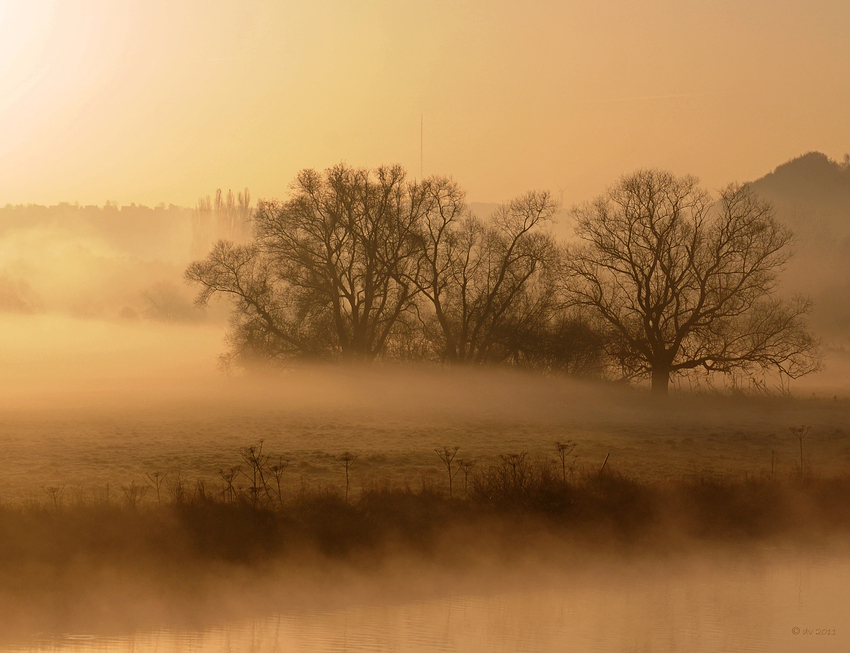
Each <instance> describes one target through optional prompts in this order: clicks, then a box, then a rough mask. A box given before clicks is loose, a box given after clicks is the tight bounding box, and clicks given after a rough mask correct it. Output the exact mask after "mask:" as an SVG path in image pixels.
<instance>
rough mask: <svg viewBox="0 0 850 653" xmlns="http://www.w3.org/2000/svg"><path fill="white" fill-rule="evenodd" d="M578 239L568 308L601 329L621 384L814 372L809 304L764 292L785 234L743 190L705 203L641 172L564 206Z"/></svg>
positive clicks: (690, 186)
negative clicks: (586, 313) (701, 373)
mask: <svg viewBox="0 0 850 653" xmlns="http://www.w3.org/2000/svg"><path fill="white" fill-rule="evenodd" d="M573 215H574V218H575V221H576V233H577V235H578V236H579V238H580V239H581V240H582V241H583V244H580V245H577V246H574V247H571V248H569V250H568V252H567V255H566V258H565V262H564V264H565V270H566V275H567V280H566V289H567V292H568V294H569V296H570V298H571V301H572V302H573V303H574V304H575V305H577V306H580V307H583V308H586V309H589V310H591V311H593V312H594V313H595V314H596V315H597V316H598V317H599V318H600V319H601V321H602V323H603V324H604V325H605V328H606V331H607V343H608V351H609V354H610V355H611V357H612V358H613V360H614V361H616V363H617V364H618V366H619V367H620V369H621V370H622V372H623V374H624V375H625V376H626V377H630V378H635V377H647V376H648V377H650V378H651V380H652V392H653V393H654V394H666V393H667V389H668V384H669V380H670V376H671V374H674V373H677V372H683V371H687V370H693V369H697V368H701V369H704V370H706V371H708V372H721V373H729V372H732V371H734V370H736V369H737V370H744V371H752V370H754V369H756V368H760V369H767V368H773V369H776V370H778V371H779V372H780V373H782V374H785V375H787V376H789V377H792V378H796V377H798V376H801V375H803V374H806V373H808V372H811V371H812V370H814V369H815V368H816V367H817V359H816V356H815V350H816V344H817V343H816V340H815V338H814V337H813V336H812V335H811V333H810V332H809V331H808V329H807V326H806V322H805V316H806V314H807V313H808V311H809V308H810V306H809V303H808V302H807V301H806V300H804V299H801V298H797V299H780V298H777V297H775V295H774V291H775V290H776V284H777V275H778V273H779V271H780V270H781V269H782V266H783V264H784V263H785V261H786V260H787V258H788V256H789V250H788V244H789V242H790V240H791V233H790V231H788V230H787V229H786V228H784V227H782V226H781V225H780V224H779V223H778V222H777V221H776V219H775V218H774V215H773V212H772V209H771V207H770V205H769V204H768V203H766V202H763V201H761V200H759V199H758V198H757V197H756V196H755V194H754V193H753V192H752V191H751V190H750V188H749V187H747V186H744V185H731V186H728V187H727V188H725V189H724V190H723V191H721V193H720V195H719V198H717V199H716V200H715V199H714V198H712V197H711V195H710V194H709V193H707V192H706V191H705V190H703V189H701V188H700V187H699V185H698V182H697V180H696V179H695V178H693V177H676V176H674V175H672V174H670V173H668V172H662V171H659V170H640V171H638V172H636V173H634V174H632V175H628V176H625V177H623V178H622V179H620V181H619V182H618V183H617V184H615V185H614V186H612V187H611V188H610V189H609V190H608V191H607V192H606V193H605V194H604V195H602V196H600V197H598V198H597V199H596V200H594V201H593V202H591V203H589V204H586V205H584V206H581V207H578V208H576V209H574V210H573Z"/></svg>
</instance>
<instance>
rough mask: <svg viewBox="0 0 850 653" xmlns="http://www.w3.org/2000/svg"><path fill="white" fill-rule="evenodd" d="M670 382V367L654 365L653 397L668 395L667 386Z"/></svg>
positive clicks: (651, 392) (651, 391)
mask: <svg viewBox="0 0 850 653" xmlns="http://www.w3.org/2000/svg"><path fill="white" fill-rule="evenodd" d="M669 384H670V368H669V367H668V366H667V365H653V366H652V389H651V390H650V394H651V395H652V396H653V397H666V396H667V387H668V385H669Z"/></svg>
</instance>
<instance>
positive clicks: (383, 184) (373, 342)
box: [186, 164, 422, 360]
mask: <svg viewBox="0 0 850 653" xmlns="http://www.w3.org/2000/svg"><path fill="white" fill-rule="evenodd" d="M421 205H422V189H421V185H420V184H417V183H416V182H407V180H406V174H405V172H404V170H403V169H402V168H401V167H399V166H393V167H382V168H378V169H377V170H374V171H369V170H366V169H355V168H351V167H348V166H345V165H342V164H341V165H338V166H336V167H334V168H331V169H329V170H327V171H325V173H324V174H320V173H318V172H316V171H314V170H304V171H302V172H301V173H300V174H299V175H298V177H297V179H296V180H295V182H294V183H293V186H292V195H291V197H290V199H289V200H287V201H286V202H276V201H273V202H260V204H259V206H258V208H257V210H256V212H255V214H254V218H253V220H254V227H255V240H254V243H253V244H252V245H250V246H241V247H240V246H236V245H234V244H232V243H227V242H219V243H218V244H217V245H216V246H215V247H214V248H213V251H212V252H211V253H210V255H209V256H208V257H207V259H205V260H204V261H198V262H195V263H193V264H192V265H190V266H189V268H188V270H187V272H186V276H187V278H188V279H189V280H191V281H194V282H196V283H198V284H200V285H201V286H202V289H201V292H200V294H199V296H198V300H197V301H198V302H199V303H201V304H203V303H206V302H207V301H208V300H209V298H210V297H211V296H212V295H214V294H216V293H224V294H227V295H229V296H231V297H232V298H234V299H235V300H236V306H235V308H236V317H235V324H234V327H235V328H234V330H233V331H232V332H231V336H232V338H231V341H232V344H233V345H234V346H235V348H236V349H237V350H238V349H239V348H240V347H241V348H243V350H247V349H250V348H251V347H254V348H255V349H256V350H257V351H264V352H266V357H267V358H278V357H281V356H282V357H287V356H291V355H293V354H295V355H305V354H307V355H317V354H318V355H324V356H332V357H342V358H347V359H356V360H373V359H374V358H376V357H378V356H380V355H382V354H383V353H384V352H385V351H386V348H387V345H388V342H389V340H390V339H391V338H393V337H394V336H395V335H396V334H397V332H398V331H399V327H400V325H401V324H402V323H403V322H404V321H405V319H407V318H408V314H409V313H410V312H411V310H412V304H413V299H414V297H415V295H416V294H417V292H418V288H417V287H416V285H415V284H414V283H413V282H412V278H413V276H414V269H415V266H416V262H417V259H418V252H419V250H418V241H417V239H416V238H415V237H414V229H415V227H416V225H417V223H418V220H419V215H420V211H421Z"/></svg>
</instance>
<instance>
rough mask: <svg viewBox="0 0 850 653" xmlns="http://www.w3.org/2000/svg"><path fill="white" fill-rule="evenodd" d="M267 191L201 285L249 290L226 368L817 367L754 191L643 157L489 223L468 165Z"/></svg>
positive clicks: (657, 388) (355, 175)
mask: <svg viewBox="0 0 850 653" xmlns="http://www.w3.org/2000/svg"><path fill="white" fill-rule="evenodd" d="M291 188H292V190H291V195H290V197H289V199H288V200H286V201H261V202H260V203H259V204H258V206H257V209H256V211H254V212H253V218H252V219H253V227H254V235H253V240H252V241H250V242H248V243H246V244H239V243H236V242H233V241H230V240H220V241H218V242H217V243H216V244H215V245H214V246H213V249H212V251H211V252H210V254H209V255H208V256H207V257H206V258H205V259H204V260H200V261H196V262H194V263H192V264H191V265H190V266H189V267H188V269H187V270H186V278H187V279H188V280H189V281H191V282H194V283H195V284H197V285H198V286H200V292H199V294H198V297H197V302H198V303H199V304H201V305H204V304H206V303H207V302H208V301H209V299H210V298H211V297H213V296H214V295H217V294H223V295H226V296H228V297H230V298H231V299H232V300H233V302H234V310H233V314H232V330H231V332H230V345H231V348H230V351H229V352H228V353H227V354H225V356H224V362H225V364H226V365H237V366H241V367H251V366H254V365H256V364H271V365H282V364H286V363H288V362H290V361H292V360H298V359H302V360H303V359H310V360H322V359H324V360H353V361H367V362H371V361H374V360H377V359H394V360H427V361H439V362H446V363H461V364H479V365H480V364H494V363H495V364H507V365H514V366H521V367H528V368H534V369H540V370H545V371H559V372H564V373H568V374H573V375H583V376H588V375H596V376H599V375H604V374H605V373H606V372H608V371H611V372H612V376H617V377H618V378H624V379H637V378H650V379H651V380H652V391H653V393H656V394H659V395H663V394H666V393H667V389H668V385H669V381H670V378H671V376H673V375H676V374H680V375H681V374H689V373H692V372H694V371H695V370H699V371H701V372H703V373H706V374H712V373H721V374H731V373H733V372H743V373H745V374H753V373H758V372H761V371H764V370H767V369H772V370H774V371H778V372H779V374H780V375H784V376H786V377H790V378H796V377H797V376H801V375H803V374H807V373H809V372H811V371H814V370H816V369H817V366H818V364H817V360H818V359H817V351H816V349H817V341H816V339H815V338H814V337H813V336H812V335H811V334H810V333H809V331H808V328H807V323H806V320H805V317H806V315H807V313H808V312H809V310H810V308H811V304H810V302H808V301H807V300H805V299H804V298H797V299H794V300H785V299H781V298H776V297H774V296H773V294H774V291H775V290H776V286H777V275H778V273H779V271H780V270H781V269H782V267H783V266H784V264H785V262H786V261H787V259H788V256H789V249H788V247H787V246H788V245H789V243H790V242H791V233H790V232H789V231H788V230H787V229H786V228H784V227H783V226H782V225H780V224H779V223H778V222H777V221H776V220H775V218H774V214H773V210H772V207H771V206H770V205H769V204H768V203H766V202H764V201H762V200H760V199H759V198H758V197H757V196H756V195H755V194H754V193H753V192H752V190H751V189H750V188H749V187H747V186H744V185H739V184H732V185H730V186H728V187H727V188H725V189H723V190H722V191H721V192H720V193H719V195H718V196H714V195H712V194H710V193H708V192H707V191H705V190H703V189H702V188H700V187H699V185H698V182H697V180H696V179H695V178H694V177H676V176H674V175H672V174H670V173H668V172H664V171H660V170H639V171H637V172H636V173H634V174H632V175H626V176H624V177H622V178H621V179H620V180H619V181H618V182H617V183H616V184H614V185H613V186H612V187H610V188H609V189H608V191H606V193H605V194H603V195H601V196H600V197H598V198H596V199H595V200H594V201H592V202H590V203H587V204H586V205H583V206H579V207H575V208H574V209H573V210H572V217H573V220H574V221H575V226H576V234H577V236H578V242H576V243H573V244H569V245H568V244H565V243H560V242H558V241H557V240H556V239H555V238H554V237H553V235H552V232H551V230H550V228H549V227H550V225H551V223H552V220H553V216H554V214H555V212H556V210H557V205H556V203H555V202H554V200H553V199H552V197H551V196H550V195H549V193H548V192H528V193H525V194H524V195H521V196H519V197H517V198H515V199H513V200H511V201H509V202H506V203H504V204H501V205H499V206H498V207H497V208H496V210H495V211H494V213H493V214H492V215H491V216H490V218H489V219H488V220H482V219H480V218H478V217H476V216H475V215H473V214H472V212H471V211H470V210H469V209H468V207H467V205H466V203H465V197H464V192H463V190H462V189H461V188H460V187H459V186H458V184H456V183H455V182H454V181H453V180H452V179H451V178H448V177H430V178H428V179H425V180H422V181H418V180H413V181H412V180H409V179H408V178H407V176H406V173H405V171H404V169H403V168H401V167H400V166H392V167H381V168H378V169H376V170H371V171H370V170H367V169H362V168H353V167H350V166H347V165H345V164H340V165H337V166H336V167H333V168H330V169H328V170H326V171H325V172H324V173H319V172H317V171H315V170H304V171H302V172H301V173H300V174H299V175H298V177H297V178H296V180H295V181H294V182H293V184H292V187H291Z"/></svg>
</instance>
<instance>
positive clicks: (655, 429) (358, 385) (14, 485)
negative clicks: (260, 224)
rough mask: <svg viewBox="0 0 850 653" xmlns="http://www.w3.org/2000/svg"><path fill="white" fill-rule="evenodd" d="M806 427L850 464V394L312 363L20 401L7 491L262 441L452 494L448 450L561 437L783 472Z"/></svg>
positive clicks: (197, 457)
mask: <svg viewBox="0 0 850 653" xmlns="http://www.w3.org/2000/svg"><path fill="white" fill-rule="evenodd" d="M45 403H47V402H45ZM797 426H808V427H810V431H809V433H808V435H807V436H806V437H805V439H804V441H803V464H804V471H805V473H806V474H814V475H819V476H835V475H838V474H843V473H845V472H846V471H847V470H848V469H850V402H848V401H846V400H841V399H837V398H836V399H825V398H820V399H818V398H813V399H792V398H776V397H739V398H731V397H718V396H710V395H704V396H691V397H678V398H675V399H674V400H672V401H670V402H668V403H666V404H664V405H659V404H654V403H651V402H649V401H648V399H647V397H646V395H645V394H643V393H642V392H640V391H635V390H627V389H611V388H606V387H602V386H598V385H592V384H582V383H577V382H569V381H565V380H561V379H552V378H539V377H534V376H528V375H524V374H518V373H511V372H481V371H478V372H454V371H446V370H442V369H426V370H412V369H403V368H392V369H379V370H371V371H363V370H335V369H329V368H324V369H323V368H315V369H303V370H296V371H293V372H292V373H291V374H290V375H289V376H288V377H287V378H284V379H282V380H272V379H265V380H263V379H259V380H253V381H244V380H242V381H240V380H235V379H226V378H223V379H218V380H216V381H205V382H202V381H196V382H194V384H193V385H192V386H191V387H185V386H183V387H173V386H172V387H170V388H169V389H168V390H167V391H163V390H160V389H158V387H157V386H155V385H154V386H149V387H147V388H146V389H144V388H141V389H140V388H136V389H134V390H133V391H132V392H127V391H121V390H120V388H119V389H118V390H112V391H108V390H106V391H103V392H100V393H99V394H98V395H97V401H92V400H91V399H90V398H89V399H88V400H86V401H83V400H82V399H81V398H80V397H79V396H75V395H74V394H73V393H70V394H69V395H68V396H65V397H56V396H53V397H52V398H51V399H50V402H49V405H44V403H42V404H41V405H39V404H38V403H35V404H33V403H30V405H28V406H23V407H20V408H11V407H7V408H6V409H5V410H3V411H2V413H0V433H2V442H3V445H2V446H3V458H4V461H5V465H4V472H3V474H2V478H0V495H2V496H3V497H4V498H5V499H6V500H13V499H22V498H28V499H29V500H38V501H45V500H47V498H48V497H47V494H46V493H45V491H44V489H43V488H46V487H64V488H65V492H66V494H67V496H70V495H71V494H73V493H75V492H76V493H80V492H83V493H96V492H105V488H106V485H107V484H109V485H110V486H111V487H112V488H113V491H115V492H117V491H118V490H117V488H119V487H120V486H122V485H127V484H129V483H131V482H135V483H137V484H144V483H145V482H146V480H145V479H146V475H147V474H154V473H160V474H166V473H167V474H171V475H176V474H177V473H178V472H179V473H182V474H183V475H185V476H186V477H187V479H189V480H190V481H192V482H194V481H195V480H197V479H205V480H206V481H207V482H221V477H220V476H219V471H220V470H227V469H229V468H230V467H232V466H235V465H236V464H239V463H240V459H239V454H238V450H239V449H240V448H241V447H246V446H250V445H252V444H256V443H258V442H259V441H261V440H262V441H263V443H264V448H265V451H266V452H267V453H269V454H271V455H273V456H282V457H283V458H284V459H286V460H289V461H290V462H289V467H288V469H287V470H286V472H285V473H284V475H283V477H282V482H283V483H284V486H285V487H286V488H288V491H294V490H295V489H296V488H300V487H303V486H305V485H307V486H314V485H317V484H318V485H331V486H337V487H340V486H341V485H342V484H343V483H344V470H343V467H342V466H341V464H340V463H339V462H338V461H337V460H336V459H335V457H338V456H339V455H340V454H342V453H343V452H346V451H348V452H350V453H352V454H355V455H357V459H356V460H355V461H354V463H353V464H352V465H351V482H352V492H354V495H355V496H356V495H357V494H358V493H360V492H362V491H363V489H364V488H369V487H371V486H373V485H374V484H375V483H377V482H381V483H387V482H389V483H395V484H408V485H410V486H413V487H421V486H422V485H423V484H424V485H428V486H433V487H436V488H442V487H443V486H444V485H445V484H446V483H447V482H446V478H445V477H446V474H445V470H444V469H443V468H442V463H441V462H440V460H439V458H438V457H437V456H436V454H435V452H434V450H435V449H438V448H442V447H455V446H457V447H460V449H459V452H458V454H457V455H458V459H464V460H475V461H478V464H486V462H487V461H488V460H494V459H496V457H497V456H498V455H499V454H503V453H519V452H528V454H529V456H530V457H531V458H532V459H537V460H541V459H543V458H545V457H550V458H553V459H554V457H555V445H554V443H555V442H565V441H567V440H572V441H574V442H575V443H576V448H575V450H574V452H573V454H572V455H571V456H570V459H569V461H568V463H572V462H575V469H576V470H581V469H594V468H599V467H601V465H602V463H603V461H604V460H605V458H606V456H608V463H607V467H608V469H611V470H615V471H618V472H621V473H626V474H629V475H634V476H637V477H640V478H642V479H681V478H686V477H689V476H694V475H703V476H723V477H740V476H744V475H749V476H756V477H758V476H764V475H770V474H773V475H774V476H776V477H786V476H793V475H795V474H798V473H799V464H800V448H799V441H798V440H797V439H796V437H794V435H793V433H792V432H791V431H790V427H797Z"/></svg>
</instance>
